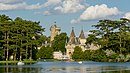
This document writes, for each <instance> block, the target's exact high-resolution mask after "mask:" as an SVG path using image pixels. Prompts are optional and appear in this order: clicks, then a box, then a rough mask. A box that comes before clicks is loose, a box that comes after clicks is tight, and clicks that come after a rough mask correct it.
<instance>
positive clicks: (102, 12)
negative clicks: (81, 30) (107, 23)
mask: <svg viewBox="0 0 130 73" xmlns="http://www.w3.org/2000/svg"><path fill="white" fill-rule="evenodd" d="M119 13H120V12H119V10H118V8H116V7H112V8H108V7H107V5H106V4H102V5H95V6H90V7H88V8H87V9H86V10H85V11H84V12H83V13H82V14H81V15H80V17H79V18H78V19H72V20H71V23H72V24H74V23H79V22H81V21H85V20H95V19H99V18H105V17H107V16H112V15H117V14H119Z"/></svg>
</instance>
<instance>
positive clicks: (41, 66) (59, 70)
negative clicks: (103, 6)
mask: <svg viewBox="0 0 130 73" xmlns="http://www.w3.org/2000/svg"><path fill="white" fill-rule="evenodd" d="M129 72H130V63H99V62H83V64H78V63H77V62H37V63H35V64H26V65H23V66H18V65H16V64H14V65H10V64H9V65H8V64H6V65H0V73H129Z"/></svg>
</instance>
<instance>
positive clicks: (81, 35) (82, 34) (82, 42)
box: [79, 29, 86, 51]
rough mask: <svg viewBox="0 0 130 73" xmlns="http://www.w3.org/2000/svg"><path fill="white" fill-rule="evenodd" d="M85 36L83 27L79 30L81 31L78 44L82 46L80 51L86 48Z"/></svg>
mask: <svg viewBox="0 0 130 73" xmlns="http://www.w3.org/2000/svg"><path fill="white" fill-rule="evenodd" d="M85 43H86V38H85V35H84V32H83V29H82V30H81V33H80V35H79V46H80V47H81V48H82V51H85V50H86V44H85Z"/></svg>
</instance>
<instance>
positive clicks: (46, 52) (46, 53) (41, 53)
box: [37, 46, 53, 59]
mask: <svg viewBox="0 0 130 73" xmlns="http://www.w3.org/2000/svg"><path fill="white" fill-rule="evenodd" d="M37 58H38V59H52V58H53V49H52V48H51V47H44V46H43V47H42V48H41V49H40V50H38V52H37Z"/></svg>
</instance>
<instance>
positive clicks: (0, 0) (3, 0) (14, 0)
mask: <svg viewBox="0 0 130 73" xmlns="http://www.w3.org/2000/svg"><path fill="white" fill-rule="evenodd" d="M23 1H24V0H0V3H9V4H11V3H20V2H23Z"/></svg>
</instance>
